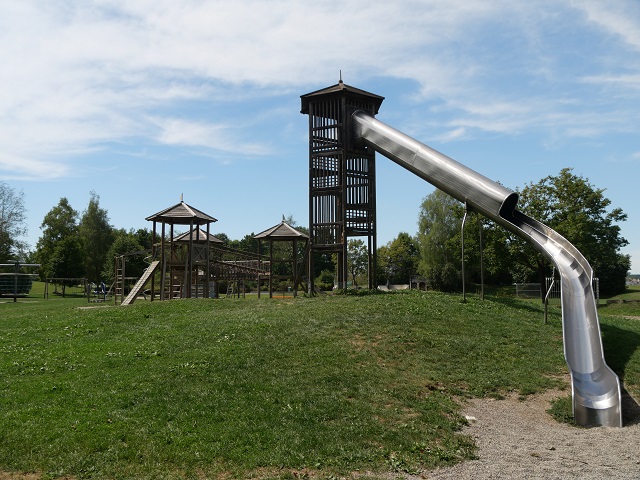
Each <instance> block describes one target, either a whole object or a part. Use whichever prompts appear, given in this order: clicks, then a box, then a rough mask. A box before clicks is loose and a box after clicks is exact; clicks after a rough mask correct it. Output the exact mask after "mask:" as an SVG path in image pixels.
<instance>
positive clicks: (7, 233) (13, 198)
mask: <svg viewBox="0 0 640 480" xmlns="http://www.w3.org/2000/svg"><path fill="white" fill-rule="evenodd" d="M25 219H26V215H25V207H24V194H23V193H22V192H16V191H15V190H14V189H13V188H11V187H10V186H9V185H7V184H6V183H4V182H2V181H0V261H2V262H5V261H7V260H9V259H15V257H17V256H20V255H22V254H23V253H24V251H25V250H26V245H25V244H24V243H23V242H21V241H20V237H22V236H24V235H25V234H26V233H27V227H26V226H25V223H24V222H25Z"/></svg>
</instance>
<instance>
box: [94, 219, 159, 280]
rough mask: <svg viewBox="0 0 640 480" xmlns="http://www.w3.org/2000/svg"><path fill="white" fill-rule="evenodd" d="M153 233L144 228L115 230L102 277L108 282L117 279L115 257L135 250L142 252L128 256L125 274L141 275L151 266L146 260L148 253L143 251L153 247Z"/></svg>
mask: <svg viewBox="0 0 640 480" xmlns="http://www.w3.org/2000/svg"><path fill="white" fill-rule="evenodd" d="M151 235H152V234H151V231H149V230H147V229H144V228H140V229H138V230H136V231H134V230H130V231H128V232H127V231H125V230H124V229H120V230H116V231H114V236H115V239H114V241H113V242H112V243H111V246H110V247H109V250H108V251H107V255H106V259H105V263H104V268H103V270H102V275H101V278H104V279H105V280H107V282H113V281H115V271H114V268H115V257H116V256H118V255H124V254H126V253H135V252H141V253H139V254H137V255H131V256H128V257H127V259H126V270H125V275H126V276H128V277H141V276H142V274H143V272H144V271H145V270H146V269H147V267H148V266H149V263H148V261H145V259H146V257H147V255H146V254H145V253H142V252H148V251H149V250H150V249H151Z"/></svg>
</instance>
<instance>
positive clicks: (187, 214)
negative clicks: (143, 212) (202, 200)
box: [145, 201, 218, 225]
mask: <svg viewBox="0 0 640 480" xmlns="http://www.w3.org/2000/svg"><path fill="white" fill-rule="evenodd" d="M145 220H148V221H152V222H161V223H169V224H173V225H175V224H178V225H190V224H191V223H192V222H194V223H200V224H202V223H204V224H207V223H213V222H217V221H218V220H217V219H215V218H213V217H212V216H211V215H207V214H206V213H204V212H202V211H201V210H198V209H197V208H193V207H192V206H190V205H187V204H186V203H184V202H182V201H181V202H180V203H177V204H176V205H174V206H173V207H169V208H165V209H164V210H162V211H161V212H158V213H156V214H154V215H151V216H149V217H147V218H146V219H145Z"/></svg>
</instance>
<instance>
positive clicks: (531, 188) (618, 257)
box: [509, 168, 631, 294]
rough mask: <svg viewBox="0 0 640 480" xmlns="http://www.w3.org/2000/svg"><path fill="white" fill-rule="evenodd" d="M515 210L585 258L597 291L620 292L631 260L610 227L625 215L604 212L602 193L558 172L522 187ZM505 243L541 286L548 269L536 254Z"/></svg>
mask: <svg viewBox="0 0 640 480" xmlns="http://www.w3.org/2000/svg"><path fill="white" fill-rule="evenodd" d="M519 205H520V207H519V208H520V209H521V210H522V211H523V212H524V213H526V214H527V215H529V216H531V217H533V218H535V219H536V220H539V221H540V222H542V223H544V224H546V225H548V226H549V227H550V228H552V229H554V230H555V231H557V232H558V233H559V234H560V235H562V236H563V237H565V238H566V239H567V240H569V241H570V242H571V243H572V244H573V245H574V246H575V247H576V248H577V249H578V250H579V251H580V252H581V253H582V254H583V255H584V256H585V258H586V259H587V261H588V262H589V263H590V264H591V267H592V268H593V270H594V276H596V277H599V279H600V290H601V292H603V293H607V294H615V293H619V292H623V291H624V290H625V288H626V287H625V279H626V275H627V272H628V271H629V267H630V264H631V260H630V258H629V256H628V255H623V254H621V253H620V249H621V248H622V247H624V246H626V245H628V243H629V242H627V240H626V239H624V238H623V237H622V236H621V235H620V227H619V226H618V225H616V223H617V222H623V221H625V220H626V219H627V215H626V214H625V213H624V212H623V211H622V209H620V208H613V209H611V208H610V206H611V201H610V200H609V199H607V198H606V197H605V196H604V190H603V189H598V188H595V187H594V186H593V185H591V183H589V179H586V178H583V177H579V176H576V175H574V174H573V169H571V168H564V169H562V170H561V171H560V173H559V174H558V175H557V176H548V177H546V178H544V179H542V180H540V181H539V182H538V183H535V184H534V183H531V184H529V185H527V186H525V187H524V188H523V189H522V191H521V192H520V203H519ZM509 244H510V246H511V251H512V253H513V254H515V257H514V258H515V259H516V260H517V261H518V262H519V263H520V265H522V266H524V267H525V269H528V270H529V271H531V273H534V272H535V274H537V275H538V278H539V279H540V282H541V283H542V282H543V279H544V276H545V275H546V274H547V273H549V264H548V263H547V262H546V260H545V259H544V258H543V257H542V255H541V254H539V253H538V252H537V251H535V250H533V248H529V247H526V248H525V247H523V246H522V245H521V242H516V241H515V239H513V240H511V241H510V242H509Z"/></svg>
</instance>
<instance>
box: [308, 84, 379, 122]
mask: <svg viewBox="0 0 640 480" xmlns="http://www.w3.org/2000/svg"><path fill="white" fill-rule="evenodd" d="M332 95H335V96H341V95H344V96H350V97H355V98H358V97H360V98H363V99H367V100H373V101H374V103H375V113H376V114H377V113H378V109H379V108H380V105H381V104H382V101H383V100H384V97H381V96H380V95H376V94H375V93H370V92H367V91H365V90H361V89H359V88H356V87H352V86H351V85H347V84H346V83H344V82H343V81H342V79H340V81H339V82H338V83H337V84H335V85H332V86H330V87H327V88H323V89H320V90H316V91H315V92H311V93H307V94H305V95H301V96H300V100H301V102H302V104H301V108H300V113H305V114H308V113H309V102H311V101H313V100H315V99H318V98H320V97H323V96H332Z"/></svg>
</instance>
